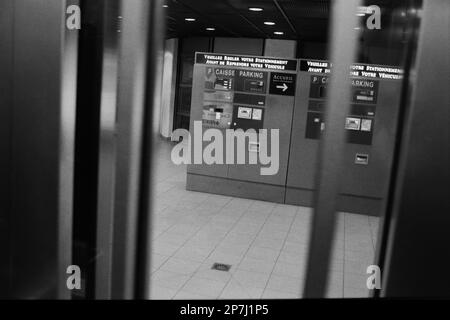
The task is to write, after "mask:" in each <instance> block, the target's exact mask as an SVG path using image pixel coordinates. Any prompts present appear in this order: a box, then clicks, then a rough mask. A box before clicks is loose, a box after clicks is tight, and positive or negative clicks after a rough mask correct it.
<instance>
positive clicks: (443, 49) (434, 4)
mask: <svg viewBox="0 0 450 320" xmlns="http://www.w3.org/2000/svg"><path fill="white" fill-rule="evenodd" d="M417 9H418V8H411V10H414V12H416V13H417V14H418V15H419V16H420V18H421V21H420V33H419V41H418V52H417V58H416V61H415V62H414V64H413V66H414V68H413V70H412V71H411V74H410V79H411V81H410V83H408V86H409V95H410V96H409V100H408V103H409V104H410V105H409V106H408V113H407V116H406V117H405V128H404V131H403V136H402V141H403V143H402V148H401V149H400V151H399V164H398V172H397V174H396V180H397V183H396V185H395V188H394V190H392V192H391V195H390V197H389V207H388V210H389V211H390V216H388V217H389V218H390V221H387V223H390V226H389V231H388V234H386V232H385V233H384V235H383V237H384V238H385V239H383V242H386V243H385V246H386V255H385V257H384V261H381V263H383V265H382V272H383V273H382V276H383V280H382V289H381V296H382V297H421V298H448V297H449V296H450V291H449V288H450V280H449V278H448V277H446V276H445V275H443V273H442V272H439V270H440V267H442V266H446V265H448V263H449V255H448V252H449V251H450V242H449V241H448V230H449V226H450V217H449V215H448V212H449V211H450V202H449V200H448V194H449V180H450V173H449V165H448V164H449V149H448V146H449V144H450V142H449V138H450V135H449V133H450V131H449V126H448V124H449V119H450V117H449V109H448V106H449V104H450V95H449V91H448V85H449V79H450V58H449V54H448V53H449V51H450V37H449V35H450V34H449V33H450V31H449V30H450V18H449V17H450V5H449V3H448V1H445V0H433V1H431V0H429V1H424V2H423V10H420V11H419V10H417ZM442 270H444V269H442Z"/></svg>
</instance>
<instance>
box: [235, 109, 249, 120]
mask: <svg viewBox="0 0 450 320" xmlns="http://www.w3.org/2000/svg"><path fill="white" fill-rule="evenodd" d="M237 117H238V118H239V119H251V118H252V108H247V107H239V108H238V115H237Z"/></svg>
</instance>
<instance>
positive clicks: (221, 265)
mask: <svg viewBox="0 0 450 320" xmlns="http://www.w3.org/2000/svg"><path fill="white" fill-rule="evenodd" d="M211 269H213V270H219V271H225V272H226V271H230V269H231V265H229V264H225V263H217V262H216V263H214V264H213V266H212V267H211Z"/></svg>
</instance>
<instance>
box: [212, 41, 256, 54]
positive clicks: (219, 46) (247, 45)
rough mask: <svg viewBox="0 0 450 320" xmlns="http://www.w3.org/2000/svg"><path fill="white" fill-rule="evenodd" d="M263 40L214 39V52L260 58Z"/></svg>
mask: <svg viewBox="0 0 450 320" xmlns="http://www.w3.org/2000/svg"><path fill="white" fill-rule="evenodd" d="M263 50H264V39H252V38H215V39H214V52H217V53H227V54H240V55H254V56H262V55H263Z"/></svg>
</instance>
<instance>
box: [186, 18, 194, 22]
mask: <svg viewBox="0 0 450 320" xmlns="http://www.w3.org/2000/svg"><path fill="white" fill-rule="evenodd" d="M184 20H186V21H189V22H194V21H195V18H185V19H184Z"/></svg>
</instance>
